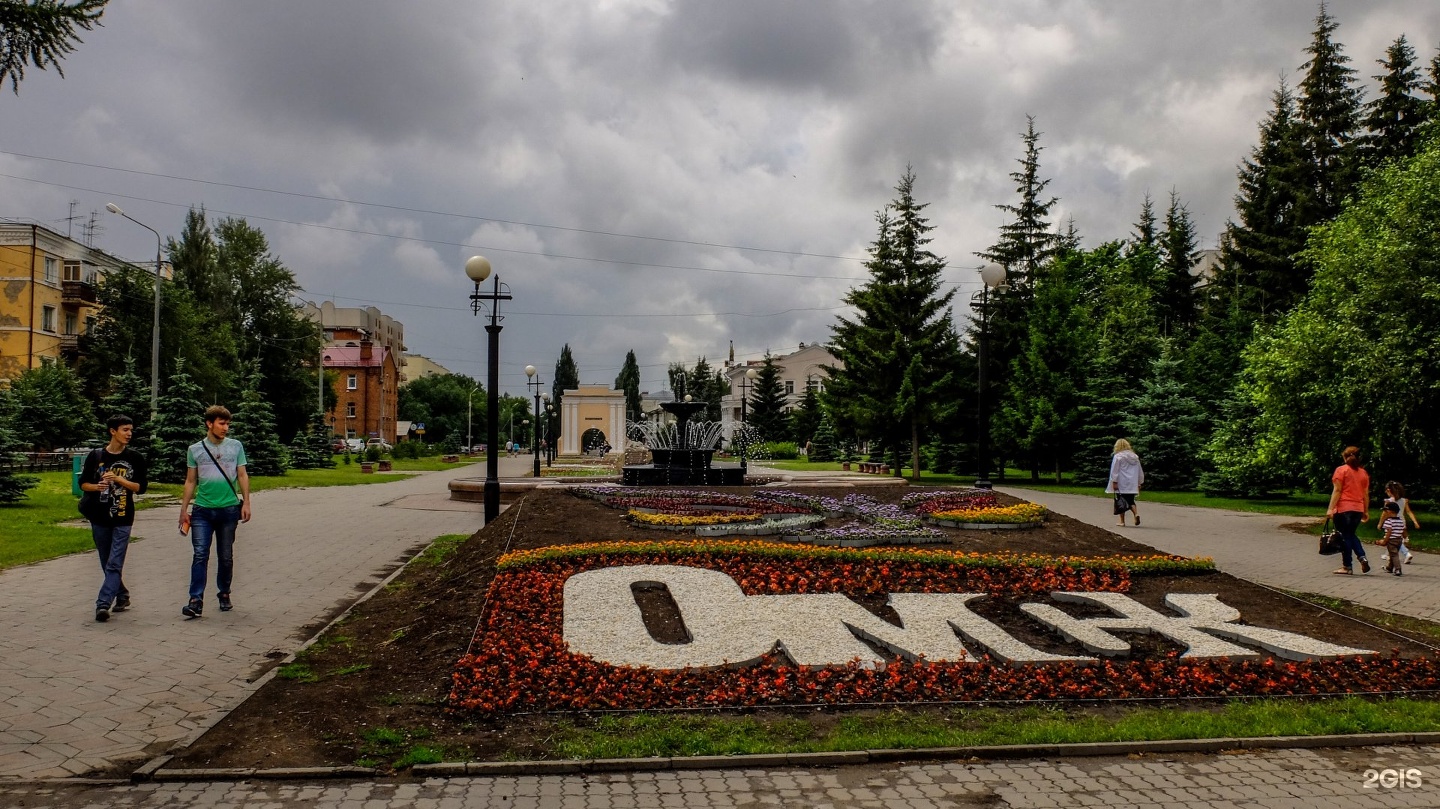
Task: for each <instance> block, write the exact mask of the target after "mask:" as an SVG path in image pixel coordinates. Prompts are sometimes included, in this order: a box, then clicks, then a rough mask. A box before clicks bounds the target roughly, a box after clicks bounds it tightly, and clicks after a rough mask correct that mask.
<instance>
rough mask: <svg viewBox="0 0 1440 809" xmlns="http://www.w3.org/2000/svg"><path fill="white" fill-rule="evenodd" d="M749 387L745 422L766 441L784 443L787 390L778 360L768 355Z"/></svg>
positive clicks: (767, 353) (766, 354)
mask: <svg viewBox="0 0 1440 809" xmlns="http://www.w3.org/2000/svg"><path fill="white" fill-rule="evenodd" d="M757 371H758V373H757V374H756V376H755V381H754V382H753V383H751V385H750V404H749V407H748V412H747V413H746V414H745V423H746V424H747V425H748V426H749V427H750V429H752V430H754V431H755V432H757V433H759V434H760V436H761V437H762V438H763V439H764V440H766V441H783V440H785V433H786V427H787V426H788V425H787V424H786V416H785V387H784V385H782V384H781V383H780V367H779V366H778V365H776V364H775V358H774V357H772V356H770V353H769V352H766V353H765V361H764V362H763V363H762V364H761V365H760V367H759V369H757Z"/></svg>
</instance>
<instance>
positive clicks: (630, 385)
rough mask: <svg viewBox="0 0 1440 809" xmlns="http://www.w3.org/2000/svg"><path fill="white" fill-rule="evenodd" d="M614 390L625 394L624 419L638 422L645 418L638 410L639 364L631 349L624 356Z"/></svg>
mask: <svg viewBox="0 0 1440 809" xmlns="http://www.w3.org/2000/svg"><path fill="white" fill-rule="evenodd" d="M615 389H616V390H620V391H624V392H625V418H626V419H627V420H629V421H635V422H638V421H640V420H641V419H643V418H644V417H645V414H644V413H642V412H641V410H640V363H638V362H637V361H636V360H635V351H634V350H633V349H632V350H630V351H629V352H627V353H626V354H625V364H624V365H623V366H621V368H620V375H619V376H617V377H615Z"/></svg>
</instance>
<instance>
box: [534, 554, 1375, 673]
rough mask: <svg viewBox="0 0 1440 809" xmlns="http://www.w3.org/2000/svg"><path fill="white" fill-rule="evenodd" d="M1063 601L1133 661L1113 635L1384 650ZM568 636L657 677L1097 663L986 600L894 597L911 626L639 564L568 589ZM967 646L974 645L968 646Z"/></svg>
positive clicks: (1325, 650) (1102, 644)
mask: <svg viewBox="0 0 1440 809" xmlns="http://www.w3.org/2000/svg"><path fill="white" fill-rule="evenodd" d="M636 584H640V585H644V584H651V585H664V586H665V587H666V588H667V589H668V590H669V592H670V595H671V597H672V598H673V599H674V600H675V604H676V606H677V607H678V608H679V611H680V617H681V619H682V620H683V622H684V624H685V629H686V631H687V632H688V634H689V636H690V640H689V641H688V642H686V643H661V642H659V641H657V640H655V639H654V638H653V637H651V635H650V633H649V631H648V630H647V629H646V628H645V623H644V620H643V618H642V616H641V613H640V606H639V605H638V604H637V603H636V601H635V595H634V592H633V591H632V590H631V586H632V585H636ZM1052 595H1053V597H1054V598H1055V599H1056V600H1057V601H1068V602H1072V603H1089V604H1094V605H1098V606H1102V607H1105V608H1107V609H1109V610H1111V611H1112V612H1114V613H1116V615H1115V616H1106V617H1100V618H1074V617H1072V616H1070V615H1069V614H1067V613H1065V612H1063V611H1061V610H1059V609H1057V608H1055V607H1052V606H1050V605H1048V604H1023V605H1021V610H1023V611H1024V612H1025V613H1026V614H1027V615H1029V616H1031V617H1033V618H1035V619H1036V620H1038V621H1040V622H1041V623H1042V624H1044V625H1046V626H1048V627H1051V628H1052V629H1054V630H1056V631H1057V632H1059V633H1060V634H1061V635H1062V636H1064V637H1065V638H1066V639H1068V640H1071V641H1075V642H1078V643H1080V644H1081V645H1082V646H1084V647H1085V648H1086V649H1087V650H1089V651H1091V652H1093V653H1096V654H1102V655H1112V656H1113V655H1125V654H1128V653H1129V651H1130V646H1129V644H1127V643H1125V642H1124V641H1122V640H1120V639H1119V638H1117V637H1115V636H1114V635H1113V634H1111V632H1113V631H1122V632H1159V633H1161V634H1163V635H1165V636H1166V637H1168V638H1171V639H1172V640H1174V641H1176V642H1177V643H1180V644H1183V645H1184V646H1186V652H1185V655H1184V656H1185V657H1255V656H1257V655H1258V652H1256V651H1254V650H1253V649H1250V648H1247V647H1245V646H1240V645H1238V644H1235V643H1230V642H1228V641H1225V640H1221V639H1220V638H1218V637H1216V636H1217V635H1218V636H1221V637H1224V638H1229V639H1231V640H1236V641H1241V642H1245V643H1249V644H1253V645H1255V646H1258V647H1260V648H1262V649H1264V650H1266V651H1268V652H1270V653H1271V654H1274V655H1277V656H1279V657H1284V658H1287V659H1293V660H1304V659H1308V658H1314V657H1339V656H1345V655H1357V654H1374V653H1373V652H1371V651H1368V650H1365V649H1352V648H1349V647H1345V646H1336V645H1333V644H1329V643H1323V642H1321V641H1317V640H1314V639H1313V638H1307V637H1305V636H1303V635H1297V634H1294V633H1291V632H1283V631H1281V630H1277V629H1264V628H1261V627H1252V626H1244V625H1241V624H1236V623H1233V622H1234V621H1236V620H1239V618H1240V613H1239V611H1237V610H1235V609H1233V608H1231V607H1227V606H1226V605H1224V604H1221V603H1220V601H1219V599H1218V598H1217V597H1216V596H1214V595H1181V594H1171V595H1168V596H1166V597H1165V603H1166V605H1167V606H1169V607H1170V608H1171V609H1173V610H1175V611H1176V612H1179V613H1180V614H1181V616H1182V617H1180V618H1175V617H1171V616H1167V615H1163V614H1161V613H1158V612H1156V611H1154V610H1152V609H1149V608H1148V607H1145V606H1144V605H1142V604H1139V603H1137V602H1136V601H1134V600H1133V599H1131V598H1129V597H1128V596H1125V595H1121V594H1119V593H1069V592H1062V593H1053V594H1052ZM564 598H565V602H564V615H563V635H564V640H565V643H566V644H567V645H568V646H569V648H570V651H572V652H575V653H577V654H583V655H589V656H591V657H593V658H595V659H596V660H599V661H601V662H604V663H608V664H610V665H614V666H629V667H641V666H643V667H648V668H653V669H680V668H687V667H690V668H713V667H717V666H725V665H743V664H746V663H752V662H754V661H756V660H758V659H759V658H761V657H763V656H764V655H766V654H767V653H769V652H771V651H773V650H774V649H775V648H776V647H777V646H778V647H779V648H780V649H781V650H782V651H783V652H784V653H785V654H786V655H787V656H788V657H789V658H790V659H791V660H793V661H794V662H795V663H797V664H800V665H804V666H838V665H844V664H846V663H849V662H851V661H852V660H858V661H859V662H860V664H861V665H864V666H867V667H874V666H877V665H883V664H884V662H885V659H886V658H885V657H883V656H882V655H880V654H879V653H877V652H876V650H875V649H874V648H872V646H870V645H868V644H873V645H874V646H876V647H879V648H881V649H884V650H885V651H887V652H889V653H890V654H892V655H894V656H897V657H901V658H904V659H906V660H911V661H915V660H921V659H923V660H926V661H928V662H932V663H940V662H959V661H964V660H973V659H974V656H973V655H972V654H971V653H970V651H969V650H967V649H966V646H965V644H969V645H970V647H971V649H973V650H977V651H985V652H988V653H989V654H990V655H991V656H992V657H994V658H996V659H997V660H1000V661H1004V662H1006V663H1012V664H1014V663H1040V662H1054V661H1071V662H1078V663H1087V662H1094V658H1090V657H1076V656H1070V655H1058V654H1051V653H1048V652H1044V651H1041V650H1039V649H1035V648H1033V647H1031V646H1029V645H1027V644H1025V643H1022V642H1021V641H1019V640H1017V639H1016V638H1014V637H1013V636H1011V635H1010V634H1009V633H1007V632H1006V631H1005V630H1003V629H1001V628H1000V627H998V626H996V625H995V624H993V623H991V622H990V621H987V620H985V619H984V618H982V617H980V616H979V615H977V614H975V612H973V611H972V610H971V609H970V606H969V604H970V602H971V601H974V600H976V599H979V598H984V594H982V593H893V594H891V595H890V597H889V604H890V606H891V607H892V608H893V609H894V610H895V612H896V614H898V615H899V616H900V621H901V623H900V624H899V625H896V624H893V623H890V622H889V621H886V620H884V619H881V618H879V617H877V616H876V615H874V614H873V613H871V612H870V611H869V610H866V609H865V608H864V607H862V606H860V605H859V604H857V603H855V602H854V601H851V600H850V599H849V598H846V597H845V596H843V595H840V594H838V593H815V594H804V595H773V596H746V595H745V594H744V592H743V591H741V589H740V587H739V585H737V584H736V583H735V581H734V580H733V579H731V578H730V577H729V576H727V575H725V574H724V573H720V572H718V571H714V570H706V569H703V568H695V567H685V566H681V565H631V566H624V567H609V568H601V569H598V570H589V571H585V572H583V573H577V574H575V575H574V576H571V577H570V578H569V579H568V580H567V581H566V582H565V592H564ZM962 639H963V642H962Z"/></svg>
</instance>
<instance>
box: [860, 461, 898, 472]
mask: <svg viewBox="0 0 1440 809" xmlns="http://www.w3.org/2000/svg"><path fill="white" fill-rule="evenodd" d="M859 467H860V471H861V472H865V473H866V474H871V475H888V474H890V464H887V463H871V462H870V461H861V462H860V464H859Z"/></svg>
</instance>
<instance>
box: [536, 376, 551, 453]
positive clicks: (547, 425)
mask: <svg viewBox="0 0 1440 809" xmlns="http://www.w3.org/2000/svg"><path fill="white" fill-rule="evenodd" d="M543 398H544V399H545V465H546V466H554V465H555V442H554V441H551V440H550V422H551V421H553V420H554V419H555V408H554V407H553V406H551V404H550V394H548V393H547V394H544V396H543ZM536 463H539V461H536Z"/></svg>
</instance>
